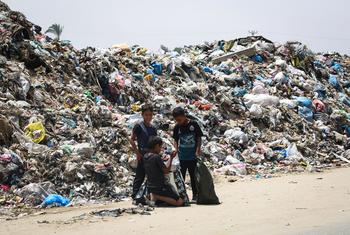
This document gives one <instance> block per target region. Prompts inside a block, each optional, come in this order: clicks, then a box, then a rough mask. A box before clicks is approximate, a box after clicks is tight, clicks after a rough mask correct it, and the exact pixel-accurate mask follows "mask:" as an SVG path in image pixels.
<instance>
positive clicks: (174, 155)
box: [170, 150, 177, 158]
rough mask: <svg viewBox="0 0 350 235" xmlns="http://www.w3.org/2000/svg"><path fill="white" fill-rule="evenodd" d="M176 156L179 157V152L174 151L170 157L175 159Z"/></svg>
mask: <svg viewBox="0 0 350 235" xmlns="http://www.w3.org/2000/svg"><path fill="white" fill-rule="evenodd" d="M176 155H177V150H174V151H173V152H172V153H171V155H170V157H171V158H175V157H176Z"/></svg>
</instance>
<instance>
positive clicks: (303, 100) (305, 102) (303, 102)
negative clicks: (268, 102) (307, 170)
mask: <svg viewBox="0 0 350 235" xmlns="http://www.w3.org/2000/svg"><path fill="white" fill-rule="evenodd" d="M294 99H295V100H296V101H298V105H299V106H303V107H309V108H310V107H311V106H312V101H311V99H310V98H308V97H304V96H300V97H294Z"/></svg>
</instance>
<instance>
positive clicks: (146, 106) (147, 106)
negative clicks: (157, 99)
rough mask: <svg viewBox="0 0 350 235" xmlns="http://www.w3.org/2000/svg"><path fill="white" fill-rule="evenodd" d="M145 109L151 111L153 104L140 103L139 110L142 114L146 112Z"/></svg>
mask: <svg viewBox="0 0 350 235" xmlns="http://www.w3.org/2000/svg"><path fill="white" fill-rule="evenodd" d="M147 111H150V112H152V113H153V106H152V105H150V104H144V105H142V107H141V112H142V114H144V113H145V112H147Z"/></svg>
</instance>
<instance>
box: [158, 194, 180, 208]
mask: <svg viewBox="0 0 350 235" xmlns="http://www.w3.org/2000/svg"><path fill="white" fill-rule="evenodd" d="M153 199H154V200H159V201H163V202H165V203H167V204H169V205H171V206H183V204H184V201H183V199H182V198H179V199H177V200H175V199H173V198H171V197H165V196H161V195H157V194H153Z"/></svg>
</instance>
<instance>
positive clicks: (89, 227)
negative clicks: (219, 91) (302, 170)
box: [0, 168, 350, 235]
mask: <svg viewBox="0 0 350 235" xmlns="http://www.w3.org/2000/svg"><path fill="white" fill-rule="evenodd" d="M349 178H350V168H346V169H335V170H332V171H329V172H325V173H314V174H301V175H288V176H282V177H278V178H271V179H261V180H254V181H243V182H234V183H229V182H227V180H222V182H221V183H218V184H217V185H216V190H217V193H218V195H219V197H220V199H221V201H222V202H223V203H222V204H221V205H219V206H197V205H192V206H191V207H186V208H156V210H155V211H154V212H152V215H143V216H142V215H123V216H121V217H118V218H112V217H105V218H103V219H101V218H97V217H91V218H88V219H84V220H78V221H77V222H75V223H68V224H64V222H65V221H66V222H67V221H69V219H71V218H72V217H74V216H77V215H81V214H82V213H86V212H89V211H93V210H96V209H103V208H118V207H130V206H131V202H130V201H127V202H121V203H111V204H108V205H94V206H85V207H78V208H58V209H50V210H48V211H47V214H44V215H36V216H27V217H23V218H20V219H17V220H11V221H1V225H2V226H1V230H0V234H8V235H21V234H25V235H31V234H33V235H34V234H35V235H41V234H43V235H50V234H84V235H96V234H99V235H102V234H113V235H115V234H154V235H157V234H166V235H170V234H181V235H186V234H202V235H206V234H210V235H212V234H215V235H225V234H230V235H231V234H301V235H309V234H310V235H312V234H321V235H322V234H325V235H326V234H350V183H349ZM43 220H46V221H48V222H49V223H48V224H39V223H38V221H43Z"/></svg>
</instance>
